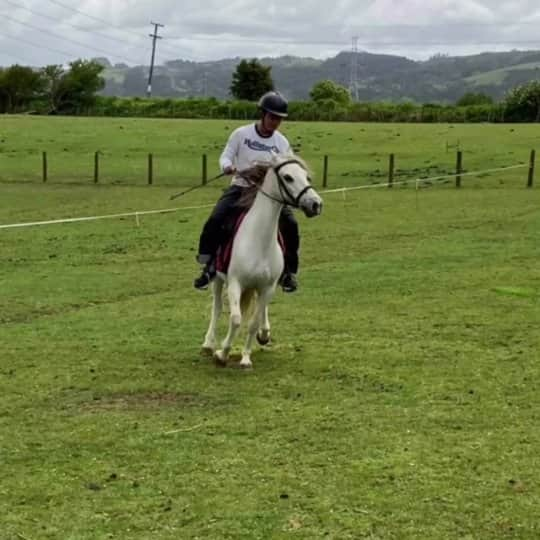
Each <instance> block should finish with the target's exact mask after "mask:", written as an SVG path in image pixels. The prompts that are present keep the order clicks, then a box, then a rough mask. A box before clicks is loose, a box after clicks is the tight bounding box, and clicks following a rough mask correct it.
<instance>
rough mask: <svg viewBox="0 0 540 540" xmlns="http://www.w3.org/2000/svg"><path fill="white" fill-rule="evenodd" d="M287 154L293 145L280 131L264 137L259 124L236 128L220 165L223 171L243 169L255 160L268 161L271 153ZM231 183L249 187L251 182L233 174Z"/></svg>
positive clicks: (220, 160)
mask: <svg viewBox="0 0 540 540" xmlns="http://www.w3.org/2000/svg"><path fill="white" fill-rule="evenodd" d="M272 152H275V153H276V154H287V153H289V152H291V145H290V144H289V141H288V140H287V138H286V137H285V136H284V135H282V134H281V133H280V132H279V131H277V130H276V131H274V133H272V135H270V136H269V137H263V136H262V135H261V134H260V133H259V131H258V130H257V124H249V125H247V126H242V127H239V128H238V129H235V130H234V131H233V132H232V133H231V136H230V137H229V140H228V141H227V145H226V146H225V149H224V150H223V153H222V154H221V157H220V158H219V166H220V167H221V170H222V171H223V170H224V169H225V168H226V167H235V168H236V170H238V171H242V170H243V169H247V168H248V167H250V166H251V165H253V162H254V161H268V160H270V158H271V153H272ZM231 184H234V185H236V186H242V187H248V186H249V184H248V183H247V182H246V181H245V180H244V179H243V178H241V177H239V176H233V179H232V180H231Z"/></svg>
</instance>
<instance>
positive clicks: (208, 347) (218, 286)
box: [202, 276, 223, 355]
mask: <svg viewBox="0 0 540 540" xmlns="http://www.w3.org/2000/svg"><path fill="white" fill-rule="evenodd" d="M222 309H223V280H221V279H220V278H219V277H218V276H216V278H215V279H214V282H213V284H212V315H211V317H210V325H209V326H208V330H207V332H206V336H205V338H204V343H203V345H202V352H203V353H204V354H210V355H212V354H214V350H215V348H216V327H217V322H218V319H219V316H220V315H221V310H222Z"/></svg>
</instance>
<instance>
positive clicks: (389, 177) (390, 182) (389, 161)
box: [388, 154, 394, 188]
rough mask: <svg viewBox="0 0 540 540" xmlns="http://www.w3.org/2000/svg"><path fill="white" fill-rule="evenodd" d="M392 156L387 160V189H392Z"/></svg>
mask: <svg viewBox="0 0 540 540" xmlns="http://www.w3.org/2000/svg"><path fill="white" fill-rule="evenodd" d="M393 184H394V154H390V159H389V160H388V187H389V188H391V187H394V186H393Z"/></svg>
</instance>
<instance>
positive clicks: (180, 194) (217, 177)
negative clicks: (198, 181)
mask: <svg viewBox="0 0 540 540" xmlns="http://www.w3.org/2000/svg"><path fill="white" fill-rule="evenodd" d="M225 175H226V173H224V172H222V173H220V174H218V175H217V176H214V177H213V178H210V180H208V181H207V182H206V184H209V183H210V182H213V181H214V180H219V179H220V178H223V177H224V176H225ZM201 187H203V186H202V185H198V186H192V187H190V188H188V189H186V190H184V191H181V192H180V193H176V194H175V195H171V197H170V199H169V200H170V201H172V200H173V199H178V197H182V196H183V195H185V194H186V193H189V192H190V191H194V190H195V189H199V188H201Z"/></svg>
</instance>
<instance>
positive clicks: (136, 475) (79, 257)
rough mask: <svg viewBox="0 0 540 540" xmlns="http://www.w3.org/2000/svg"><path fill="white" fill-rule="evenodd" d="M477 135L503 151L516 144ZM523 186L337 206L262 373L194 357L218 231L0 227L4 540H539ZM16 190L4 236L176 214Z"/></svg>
mask: <svg viewBox="0 0 540 540" xmlns="http://www.w3.org/2000/svg"><path fill="white" fill-rule="evenodd" d="M30 121H33V119H31V120H30ZM54 121H56V119H54V120H53V122H54ZM104 124H105V121H104ZM165 124H166V123H165ZM156 125H161V124H159V123H158V124H156ZM176 125H180V124H176ZM188 125H190V123H188ZM216 125H217V124H216ZM301 127H302V126H292V128H293V129H298V133H300V131H301ZM314 127H316V126H314ZM345 127H346V129H353V127H354V126H345ZM345 127H343V129H345ZM417 127H419V128H422V126H417ZM460 127H463V128H464V130H466V128H467V126H460ZM469 127H470V126H469ZM311 128H312V126H307V128H306V130H309V129H311ZM364 128H365V129H369V130H372V129H373V132H372V133H373V138H374V139H375V138H376V137H375V133H376V131H375V128H376V126H364ZM382 128H383V129H390V127H389V126H383V127H382ZM407 128H409V126H407ZM515 128H516V131H517V132H521V133H522V136H523V138H524V139H525V142H524V143H523V148H522V149H524V148H527V147H528V145H529V146H530V144H531V143H530V141H528V140H527V139H526V136H525V135H524V133H525V132H526V130H527V129H528V128H525V127H523V126H516V127H515ZM325 129H326V127H325ZM336 129H337V128H336ZM340 129H342V128H340ZM392 129H400V130H401V129H403V127H402V126H395V127H392ZM432 129H433V130H436V129H440V130H443V129H449V128H448V127H447V126H433V127H432ZM456 129H457V127H456ZM484 129H485V130H486V132H485V135H484V139H485V141H486V144H485V146H486V147H487V148H488V149H489V148H491V149H494V148H496V147H497V144H498V143H497V141H500V140H501V139H503V138H504V139H505V140H506V141H508V140H510V139H511V137H512V135H513V133H510V132H509V130H508V128H506V129H505V130H501V131H498V130H497V129H495V130H494V131H491V129H492V127H486V126H484ZM471 130H472V128H471ZM522 130H523V131H522ZM34 133H36V132H34ZM410 133H413V131H412V127H411V132H410ZM432 133H433V132H432ZM471 133H472V131H471ZM478 133H480V132H478ZM531 133H532V132H531ZM421 135H422V129H419V135H418V136H419V138H421ZM8 136H9V135H8ZM11 136H15V135H11ZM16 136H17V137H21V134H20V133H18V134H17V135H16ZM531 136H532V135H531ZM380 137H381V138H382V135H380ZM478 137H480V135H479V134H478ZM75 139H76V137H75ZM75 139H74V143H75V142H77V141H76V140H75ZM516 139H517V138H516ZM423 140H427V139H423ZM344 141H345V139H344ZM10 144H11V143H10ZM507 144H508V146H507V149H508V150H510V149H511V148H512V146H511V144H510V143H507ZM346 145H347V143H345V142H343V145H342V146H343V148H345V147H346ZM336 148H337V143H336ZM514 148H515V151H516V152H517V151H518V146H517V141H516V146H515V147H514ZM520 151H521V150H520ZM408 152H410V159H411V162H412V161H413V160H414V159H415V158H416V159H418V152H417V154H416V157H415V156H414V155H413V145H412V143H404V145H403V147H398V148H397V153H398V154H404V155H405V154H407V153H408ZM494 159H495V158H494ZM344 162H346V161H345V160H344ZM512 174H514V173H513V172H512ZM519 174H520V175H521V174H522V173H519ZM501 180H502V181H503V183H502V184H501V183H500V182H501ZM521 180H522V179H521V178H517V177H516V178H515V179H512V178H510V180H509V179H508V177H507V176H506V175H505V174H503V175H502V176H498V177H492V178H491V177H490V178H483V179H481V180H478V182H479V185H482V186H483V188H484V189H473V188H471V187H470V186H471V185H473V184H471V183H469V182H466V181H464V188H463V189H461V190H456V189H445V188H443V187H442V186H441V187H435V188H431V189H422V190H419V191H418V192H416V191H414V190H412V189H395V190H388V189H380V190H379V189H376V190H365V191H356V192H350V193H347V194H346V195H345V196H343V195H342V194H327V195H326V196H325V211H324V213H323V215H322V216H321V217H320V218H318V219H314V220H306V219H303V218H300V225H301V230H302V268H301V274H300V285H301V289H300V291H299V292H298V293H297V294H295V295H284V294H281V293H278V294H277V295H276V297H275V299H274V301H273V304H272V306H271V313H270V315H271V322H272V334H273V343H272V345H271V346H269V347H267V348H265V349H260V348H259V349H257V350H255V351H254V354H253V362H254V370H253V371H252V372H249V373H244V372H241V371H238V370H233V369H218V368H216V367H215V366H214V365H213V363H212V362H211V361H210V360H208V359H207V358H203V357H201V356H200V355H199V347H200V344H201V343H202V338H203V335H204V332H205V330H206V325H207V318H208V311H209V305H210V298H209V295H207V294H202V293H200V292H197V291H195V290H193V289H192V288H191V282H192V279H193V277H194V275H195V272H196V265H195V263H194V248H195V246H196V241H197V237H198V232H199V229H200V227H201V225H202V222H203V221H204V219H205V217H206V213H207V211H206V210H186V211H178V212H176V213H171V214H165V215H156V216H149V217H143V218H142V219H141V223H140V227H137V226H136V224H135V220H134V219H133V218H126V219H118V220H110V221H97V222H88V223H79V224H63V225H51V226H47V227H35V228H27V229H6V230H0V253H1V256H0V291H1V292H2V294H1V295H0V344H1V348H0V353H1V355H0V357H1V362H0V460H1V463H2V472H3V474H2V481H1V482H0V516H1V517H0V538H2V540H4V539H5V540H20V539H21V538H22V539H28V540H37V539H39V540H41V539H47V540H48V539H55V540H56V539H59V540H66V539H74V540H75V539H76V540H90V539H92V540H94V539H99V540H101V539H105V538H121V539H125V540H131V539H133V540H143V539H148V538H152V539H154V538H156V539H170V540H173V539H178V538H182V539H183V538H193V539H194V538H205V539H206V538H216V539H223V538H231V539H232V538H235V539H236V538H246V539H247V538H249V539H252V538H261V539H267V538H276V539H278V538H305V539H313V538H334V539H340V540H341V539H347V538H351V539H353V538H354V539H356V538H371V539H396V540H402V539H436V540H446V539H448V540H454V539H456V538H463V539H465V538H467V539H469V538H470V539H482V540H484V539H508V538H512V539H520V540H521V539H531V540H532V539H536V538H538V534H539V532H540V520H539V518H538V512H537V508H538V506H539V504H540V488H539V486H540V472H539V471H540V458H539V457H538V456H539V454H538V447H539V444H540V432H539V430H538V428H537V425H538V410H539V407H540V397H539V393H538V379H539V371H540V370H539V367H538V360H539V356H538V351H539V350H540V332H539V331H538V328H539V327H540V270H539V267H538V260H539V257H540V232H539V231H540V217H539V214H538V206H539V202H540V201H539V192H538V189H532V190H527V189H524V188H523V183H522V182H521ZM336 181H337V179H336ZM0 190H1V193H2V202H3V204H2V205H0V224H2V223H9V222H17V221H33V220H39V219H48V218H54V217H57V216H59V215H65V216H68V215H69V216H77V215H91V214H94V215H95V214H101V213H115V212H119V211H129V210H133V209H151V208H156V207H161V205H163V207H166V206H167V205H168V204H169V202H168V197H169V195H170V194H171V193H173V192H174V191H175V186H172V185H168V186H159V185H157V186H153V187H147V186H133V187H129V186H117V185H100V186H90V185H86V186H85V185H65V184H62V183H58V184H53V185H42V184H41V183H39V182H35V183H32V182H24V181H21V182H13V181H10V182H5V183H3V184H1V185H0ZM217 194H218V191H217V188H207V189H206V190H202V191H200V192H194V193H193V194H191V195H190V196H189V197H187V198H186V199H185V200H183V201H182V203H181V204H182V205H185V206H191V205H196V204H200V203H206V202H210V201H211V200H213V199H214V198H215V197H216V196H217ZM225 324H226V321H225V320H223V322H222V324H221V335H223V331H224V329H225ZM240 345H241V342H240V341H238V342H237V346H238V348H239V347H240Z"/></svg>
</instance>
